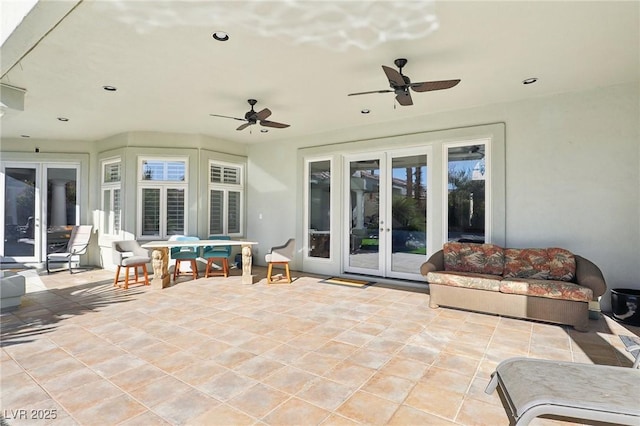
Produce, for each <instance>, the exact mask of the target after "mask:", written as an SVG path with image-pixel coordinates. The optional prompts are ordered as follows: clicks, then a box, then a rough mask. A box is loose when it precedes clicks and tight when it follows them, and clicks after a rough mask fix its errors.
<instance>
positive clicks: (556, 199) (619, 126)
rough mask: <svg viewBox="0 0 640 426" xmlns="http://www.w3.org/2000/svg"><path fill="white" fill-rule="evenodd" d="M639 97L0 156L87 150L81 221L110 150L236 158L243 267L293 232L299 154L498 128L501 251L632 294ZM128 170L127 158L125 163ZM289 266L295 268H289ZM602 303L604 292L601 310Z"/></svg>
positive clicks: (633, 91) (88, 144)
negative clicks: (578, 262) (243, 175)
mask: <svg viewBox="0 0 640 426" xmlns="http://www.w3.org/2000/svg"><path fill="white" fill-rule="evenodd" d="M639 92H640V88H639V86H638V84H637V82H636V83H632V84H626V85H616V86H612V87H606V88H598V89H590V90H586V91H582V92H574V93H564V94H557V95H554V96H547V97H541V98H534V99H530V100H526V101H520V102H512V103H503V104H495V105H486V106H479V107H476V108H471V109H466V110H460V111H451V112H444V113H439V114H434V115H431V116H427V117H422V118H419V119H415V118H414V119H407V120H398V121H389V122H388V123H385V124H380V125H370V126H362V127H358V128H353V129H349V130H344V131H337V132H331V133H327V134H322V135H314V136H310V137H306V138H302V139H295V140H282V141H277V142H271V143H268V144H266V143H265V144H255V145H243V144H235V143H229V142H227V141H222V140H216V139H213V138H209V137H206V136H199V135H174V134H159V133H154V132H132V133H128V134H123V135H114V136H113V137H110V138H107V139H105V140H102V141H97V142H92V141H73V142H67V141H46V140H31V139H17V140H3V141H0V157H2V158H3V159H4V158H6V156H7V153H9V152H10V153H11V155H13V156H16V155H18V156H19V157H20V158H23V159H25V160H27V161H28V160H29V159H30V158H33V159H35V158H37V157H36V156H37V155H39V154H35V153H34V149H35V147H39V148H40V155H42V154H46V156H47V158H55V156H56V153H57V154H60V153H86V154H89V174H88V176H89V188H90V191H89V211H87V216H85V217H87V218H88V217H89V215H90V214H91V212H94V211H95V210H96V209H98V208H99V205H100V199H99V196H98V195H97V194H99V191H98V188H99V173H98V172H97V170H99V158H100V157H101V155H106V154H108V153H109V152H111V151H113V150H119V149H120V150H121V149H124V148H126V149H127V152H131V153H135V152H136V149H137V148H141V149H143V151H144V152H151V150H152V149H157V150H159V151H161V152H169V151H171V150H175V149H189V150H194V151H196V152H200V153H201V156H200V160H199V162H198V164H200V167H202V164H205V163H203V161H204V160H203V157H202V153H206V154H205V157H206V156H207V155H232V156H233V155H237V156H246V157H247V161H248V170H247V177H248V187H247V206H246V211H247V223H246V226H247V228H246V230H247V232H246V236H247V238H248V239H251V240H255V241H259V243H260V245H259V246H257V247H256V251H255V254H256V256H255V262H256V263H257V264H264V259H263V255H264V253H265V250H267V249H268V248H269V247H271V246H274V245H277V244H280V243H282V242H284V241H286V240H287V239H288V238H289V237H291V236H292V235H296V233H297V232H299V229H298V228H299V227H300V226H301V223H300V219H299V217H300V215H299V212H300V211H301V209H302V208H303V203H302V200H301V199H299V198H298V191H297V188H298V185H299V184H300V182H299V181H300V179H301V177H302V172H301V170H300V166H299V163H298V161H297V160H296V156H297V150H298V149H299V148H303V147H312V146H320V145H325V144H343V143H348V142H352V141H358V140H366V139H374V138H380V137H385V136H396V135H404V134H412V133H420V132H430V131H439V130H443V129H455V128H461V127H467V126H475V125H483V124H488V123H504V125H505V128H506V203H505V204H506V223H505V229H506V239H505V241H506V245H507V246H510V247H533V246H536V247H543V246H560V247H565V248H567V249H569V250H571V251H573V252H575V253H577V254H580V255H583V256H585V257H587V258H588V259H590V260H592V261H594V262H595V263H596V264H597V265H598V266H600V268H601V269H602V271H603V272H604V275H605V278H606V280H607V283H608V285H609V287H610V288H612V287H630V288H640V278H639V277H638V269H637V265H638V263H639V262H640V257H639V254H638V253H640V171H639V170H640V107H639V105H640V96H639ZM211 153H213V154H211ZM61 158H63V156H62V157H61ZM133 161H134V163H135V160H133ZM134 163H131V162H130V161H128V162H127V164H128V166H127V167H132V166H131V164H134ZM199 185H200V187H199V189H198V193H199V194H200V192H201V191H202V183H201V182H200V183H199ZM200 195H201V196H202V194H200ZM195 214H196V216H195V217H197V221H198V224H197V227H196V232H199V233H201V231H202V230H203V229H205V228H204V227H205V226H206V224H203V219H202V218H203V217H204V216H205V215H199V216H198V214H197V213H195ZM94 260H95V261H96V262H98V260H97V259H94ZM300 265H301V262H298V261H297V262H296V265H294V266H298V267H299V266H300ZM339 272H340V271H339V270H335V272H334V273H339ZM608 303H609V298H608V295H605V296H604V297H603V303H602V304H603V308H605V309H607V308H608V306H609V305H608Z"/></svg>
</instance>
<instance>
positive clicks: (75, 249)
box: [46, 225, 93, 274]
mask: <svg viewBox="0 0 640 426" xmlns="http://www.w3.org/2000/svg"><path fill="white" fill-rule="evenodd" d="M92 229H93V226H91V225H79V226H74V227H73V229H72V230H71V236H70V237H69V242H68V243H67V246H66V247H65V248H64V251H61V252H56V253H49V254H47V260H46V266H47V274H49V273H51V269H50V267H49V264H50V263H56V262H57V263H62V262H65V263H68V264H69V273H70V274H73V270H72V269H71V261H72V260H73V258H74V257H75V258H78V259H80V255H81V254H85V253H86V252H87V248H88V247H89V240H90V239H91V230H92Z"/></svg>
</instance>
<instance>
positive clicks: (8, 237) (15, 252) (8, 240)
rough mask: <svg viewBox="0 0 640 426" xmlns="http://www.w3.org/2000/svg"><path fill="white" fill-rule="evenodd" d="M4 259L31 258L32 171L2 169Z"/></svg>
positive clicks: (33, 172)
mask: <svg viewBox="0 0 640 426" xmlns="http://www.w3.org/2000/svg"><path fill="white" fill-rule="evenodd" d="M4 194H5V199H4V203H5V204H4V224H5V225H4V226H5V230H4V238H5V241H4V255H5V257H32V256H34V255H35V233H34V226H35V223H34V222H35V212H36V210H35V209H36V169H35V168H9V167H7V168H6V169H5V187H4Z"/></svg>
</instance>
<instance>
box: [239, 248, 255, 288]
mask: <svg viewBox="0 0 640 426" xmlns="http://www.w3.org/2000/svg"><path fill="white" fill-rule="evenodd" d="M251 262H252V261H251V246H242V284H253V278H254V277H253V275H251Z"/></svg>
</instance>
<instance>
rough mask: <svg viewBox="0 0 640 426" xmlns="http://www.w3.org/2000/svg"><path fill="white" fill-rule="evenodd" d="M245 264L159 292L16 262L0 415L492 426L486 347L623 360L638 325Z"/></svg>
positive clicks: (496, 354) (137, 421)
mask: <svg viewBox="0 0 640 426" xmlns="http://www.w3.org/2000/svg"><path fill="white" fill-rule="evenodd" d="M254 269H255V271H254V272H255V273H257V274H258V277H259V278H262V279H261V280H260V281H259V282H258V283H256V284H254V285H242V284H241V281H240V276H239V271H232V272H234V274H236V275H234V276H232V277H230V278H228V279H225V278H222V277H215V278H208V279H204V278H200V279H198V280H196V281H191V280H189V277H186V276H185V277H183V278H180V279H179V282H178V283H177V284H175V285H173V286H172V287H170V288H167V289H164V290H153V289H151V288H149V287H140V286H132V287H130V288H129V290H123V289H117V288H113V287H112V279H113V273H112V272H109V271H102V270H96V271H86V272H81V273H77V274H74V275H69V274H68V273H66V272H60V273H56V274H52V275H49V276H47V275H43V276H37V274H35V272H31V271H29V272H28V273H29V274H30V278H29V279H28V282H29V293H28V294H27V295H26V296H25V297H24V298H23V304H22V306H21V308H20V309H19V310H17V311H13V312H11V313H4V314H2V315H1V320H2V323H1V324H2V330H1V331H2V352H1V358H0V374H1V385H2V386H1V389H2V390H1V397H2V407H1V408H2V414H3V415H4V416H5V418H6V419H5V421H6V423H8V424H10V425H13V424H16V425H19V424H63V425H73V424H83V425H85V424H86V425H88V424H97V425H98V424H99V425H111V424H122V425H156V424H193V425H209V424H212V425H213V424H216V425H254V424H255V425H355V424H367V425H373V424H380V425H382V424H389V425H446V424H459V425H506V424H508V418H507V416H506V413H505V409H504V407H503V405H502V403H501V401H500V398H499V396H498V395H497V394H493V395H486V394H484V392H483V390H484V388H485V386H486V384H487V382H488V379H489V375H490V373H491V372H492V371H493V369H494V367H495V366H496V364H497V363H498V362H499V361H501V360H503V359H505V358H508V357H512V356H528V357H539V358H549V359H557V360H570V361H576V362H586V363H597V364H613V365H623V366H630V365H631V361H630V360H631V358H630V355H629V354H628V353H627V352H625V351H624V349H623V345H622V344H621V342H620V339H619V338H618V337H617V334H636V335H638V334H640V328H637V327H629V326H622V325H621V324H618V323H616V322H614V321H611V320H610V319H609V318H607V317H602V318H600V319H599V320H591V321H590V323H591V324H590V331H589V332H587V333H579V332H575V331H573V330H572V329H567V328H566V327H561V326H555V325H549V324H543V323H536V322H531V321H520V320H515V319H508V318H500V317H497V316H492V315H483V314H477V313H469V312H464V311H458V310H453V309H446V308H441V309H437V310H432V309H430V308H429V307H428V299H429V296H428V295H427V294H424V293H416V292H409V291H402V290H394V289H389V288H382V287H376V286H373V287H368V288H365V289H359V288H350V287H341V286H335V285H330V284H321V283H319V282H318V281H319V278H317V277H311V276H306V275H305V274H301V273H294V274H293V275H294V276H295V277H298V278H297V280H296V281H294V283H293V284H292V285H271V286H267V285H266V283H265V279H264V269H263V268H254ZM19 410H26V412H21V411H19ZM31 410H36V411H34V412H32V411H31ZM47 410H49V411H47ZM52 412H55V413H56V416H57V418H56V419H55V420H49V421H43V420H35V419H31V420H20V419H16V418H15V417H19V416H20V415H24V414H26V416H27V417H29V418H30V417H31V416H32V415H33V414H38V413H39V414H41V415H42V414H47V413H52ZM532 424H537V425H544V424H553V425H557V424H573V423H565V422H563V421H561V420H559V419H541V418H539V419H536V420H535V421H534V422H533V423H532Z"/></svg>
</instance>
